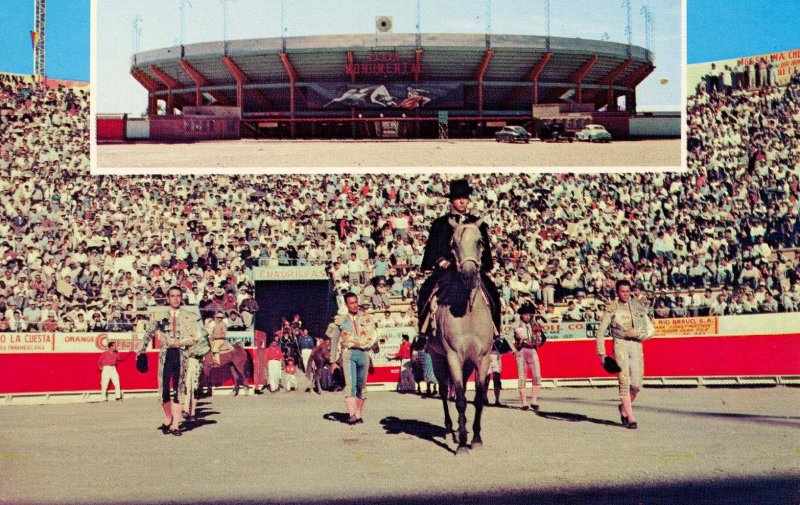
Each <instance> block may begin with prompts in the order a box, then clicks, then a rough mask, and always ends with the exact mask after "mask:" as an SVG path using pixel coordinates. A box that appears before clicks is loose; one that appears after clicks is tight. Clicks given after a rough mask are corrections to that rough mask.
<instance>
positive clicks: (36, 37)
mask: <svg viewBox="0 0 800 505" xmlns="http://www.w3.org/2000/svg"><path fill="white" fill-rule="evenodd" d="M38 43H39V32H34V31H32V32H31V46H32V47H33V48H34V49H36V44H38Z"/></svg>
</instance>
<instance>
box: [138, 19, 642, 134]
mask: <svg viewBox="0 0 800 505" xmlns="http://www.w3.org/2000/svg"><path fill="white" fill-rule="evenodd" d="M654 68H655V67H654V65H653V54H652V53H651V52H650V51H648V50H646V49H644V48H642V47H638V46H630V45H627V44H620V43H615V42H606V41H597V40H584V39H579V38H559V37H550V38H548V37H541V36H519V35H486V34H437V33H430V34H419V35H417V34H396V33H376V34H370V35H340V36H306V37H287V38H265V39H253V40H238V41H227V42H209V43H199V44H190V45H184V46H177V47H169V48H163V49H158V50H152V51H147V52H142V53H138V54H136V55H134V57H133V59H132V66H131V74H132V75H133V77H134V78H135V79H136V80H137V81H138V82H139V83H140V84H141V85H142V86H143V87H144V88H145V89H146V91H147V93H148V97H149V102H148V103H149V105H148V117H149V119H150V135H149V136H150V138H151V139H163V140H192V139H202V138H231V137H233V138H238V137H239V136H254V137H257V136H270V137H284V138H286V137H291V138H294V137H302V138H376V137H377V138H385V137H412V138H415V137H436V136H438V135H439V134H440V133H441V129H442V128H443V127H444V128H445V131H446V132H447V133H448V134H449V135H450V136H455V137H470V136H486V135H490V134H491V133H492V132H493V131H495V130H496V129H497V128H498V127H500V126H503V125H504V124H524V125H528V127H529V128H530V127H531V125H533V124H535V123H534V121H535V120H547V119H558V120H559V121H561V122H563V123H564V124H565V126H566V127H567V129H568V130H569V129H576V128H578V127H580V126H582V124H584V123H586V122H589V121H591V122H596V123H600V124H604V125H606V127H607V128H608V129H609V130H611V131H612V133H615V136H620V137H624V136H626V135H627V124H628V118H629V117H630V115H632V114H633V113H635V110H636V86H637V85H638V84H639V83H640V82H642V81H643V80H644V79H645V78H646V77H647V76H648V75H650V73H652V72H653V70H654ZM621 96H624V97H625V103H626V104H627V105H626V107H625V108H626V109H627V110H625V111H621V110H618V107H617V102H618V98H619V97H621ZM159 100H162V101H163V102H164V105H165V107H164V109H162V111H161V112H166V114H163V113H162V114H161V115H159V107H158V101H159ZM177 114H179V115H177ZM176 115H177V116H176Z"/></svg>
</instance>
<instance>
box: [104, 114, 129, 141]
mask: <svg viewBox="0 0 800 505" xmlns="http://www.w3.org/2000/svg"><path fill="white" fill-rule="evenodd" d="M124 140H125V119H124V118H122V117H120V118H97V142H98V143H100V142H123V141H124Z"/></svg>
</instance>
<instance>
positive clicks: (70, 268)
mask: <svg viewBox="0 0 800 505" xmlns="http://www.w3.org/2000/svg"><path fill="white" fill-rule="evenodd" d="M0 83H2V87H0V90H1V91H0V110H2V111H3V113H2V115H0V199H1V201H2V203H0V205H2V208H1V209H2V210H0V258H2V263H0V331H4V330H5V331H8V330H11V331H55V330H59V331H92V330H111V331H114V330H119V329H128V328H130V327H133V325H135V323H136V320H137V318H138V317H140V316H141V314H142V313H143V312H144V311H146V309H147V307H149V306H152V305H159V304H163V303H164V300H165V297H166V290H167V288H168V287H169V286H170V285H173V284H175V285H179V286H181V287H182V288H183V289H184V292H185V297H186V299H185V300H184V301H185V303H187V304H189V305H198V306H199V307H200V308H201V310H202V311H206V312H208V313H211V312H217V311H220V310H222V311H224V312H225V314H226V315H227V316H228V317H229V318H230V319H231V320H235V321H236V324H239V325H242V326H243V327H248V326H249V325H251V324H252V315H253V314H254V311H255V310H257V304H255V305H254V302H255V300H253V298H252V292H253V287H254V282H253V268H254V267H256V266H259V265H269V266H278V265H312V264H325V265H327V266H328V267H329V272H330V274H331V276H332V278H333V281H334V284H335V286H336V290H337V293H343V292H347V291H352V292H355V293H357V294H359V296H360V299H361V300H363V301H365V303H367V304H368V305H369V307H370V308H372V309H374V310H376V311H378V312H381V311H385V310H386V309H387V308H389V306H390V298H393V297H398V298H403V299H405V300H406V302H408V303H409V304H410V302H411V300H412V299H413V297H414V295H415V294H416V291H417V289H418V288H419V285H420V283H421V281H422V280H423V275H422V274H421V273H420V271H419V264H420V260H421V257H422V252H423V246H424V242H425V238H426V233H427V229H428V228H429V226H430V223H431V222H432V221H433V219H434V218H435V217H437V216H439V215H441V214H444V213H445V212H446V210H447V205H448V202H447V199H446V198H444V195H445V194H446V192H447V182H448V180H447V178H446V177H445V176H441V175H439V174H419V175H410V174H409V175H403V174H389V175H386V174H383V175H375V174H363V175H360V174H353V175H315V176H308V175H302V176H300V175H282V176H277V175H237V176H202V177H199V176H198V177H192V176H129V177H122V176H114V177H98V176H90V174H89V126H88V125H89V123H88V121H89V116H88V99H89V97H88V92H87V91H85V90H83V89H70V88H66V87H63V86H60V87H49V88H48V87H45V86H44V85H43V84H41V83H34V82H31V80H30V79H24V78H20V77H15V76H5V75H0ZM798 98H800V85H798V84H796V83H794V84H791V85H788V86H782V87H774V86H773V87H763V88H756V89H753V90H734V91H732V92H731V93H730V94H726V93H716V92H715V93H711V94H709V93H706V92H701V93H699V94H698V95H696V96H692V97H689V99H688V121H689V125H688V130H689V132H688V133H689V137H690V142H689V147H690V150H689V155H688V171H686V172H683V173H668V172H658V173H631V174H622V173H612V174H539V173H523V174H476V175H471V176H470V179H471V184H472V186H473V187H474V188H475V193H474V195H473V198H472V210H471V211H472V212H473V213H474V214H477V215H481V216H483V218H484V219H485V220H487V221H488V222H489V223H490V224H491V237H492V241H493V248H494V251H495V264H496V266H495V270H494V271H493V272H492V275H493V277H494V278H495V279H496V281H497V284H498V285H499V287H500V291H501V295H502V298H503V301H504V306H505V308H504V310H505V312H506V314H508V315H510V314H514V313H515V311H516V308H517V307H518V306H519V304H520V303H521V302H522V301H524V300H527V299H531V300H533V301H535V302H538V303H539V304H541V307H542V311H543V313H544V317H545V318H549V320H556V319H564V318H570V319H584V318H585V319H589V318H595V317H596V313H597V310H599V305H598V303H599V302H602V301H604V300H606V299H608V298H609V297H610V296H611V295H612V292H613V287H614V282H615V281H616V280H617V279H618V278H620V277H625V278H628V279H631V280H632V281H633V282H634V285H635V286H636V287H638V288H639V289H640V290H641V292H642V294H643V296H647V297H648V299H649V300H650V301H651V303H652V304H653V306H654V309H655V313H656V315H657V316H658V317H674V316H688V315H702V314H742V313H753V312H775V311H793V310H797V308H798V306H800V282H799V281H798V277H800V266H798V261H797V257H796V256H795V253H794V251H793V249H794V248H797V247H798V246H800V218H799V217H798V211H799V209H800V206H799V204H798V200H797V195H798V194H800V144H799V143H798V133H797V132H798V130H800V105H798ZM570 302H572V305H569V303H570ZM555 305H559V310H554V308H553V307H554V306H555ZM564 306H565V307H566V308H564ZM395 316H396V317H398V318H399V319H403V318H405V319H408V321H405V320H403V321H399V322H398V324H401V323H403V324H405V323H408V324H413V314H411V313H408V314H405V315H400V314H396V313H395V312H390V313H389V317H390V318H391V317H395ZM240 320H241V322H240Z"/></svg>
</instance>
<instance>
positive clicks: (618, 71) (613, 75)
mask: <svg viewBox="0 0 800 505" xmlns="http://www.w3.org/2000/svg"><path fill="white" fill-rule="evenodd" d="M631 63H632V60H625V61H623V62H622V63H620V64H619V65H618V66H617V68H615V69H614V70H612V71H611V72H609V74H608V75H607V76H605V77H603V78H602V79H600V82H599V83H600V84H608V97H607V99H606V100H607V102H606V106H607V107H608V110H613V109H614V108H615V106H614V81H616V80H617V78H618V77H619V76H620V75H622V72H624V71H625V69H626V68H628V66H629V65H630V64H631Z"/></svg>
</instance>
